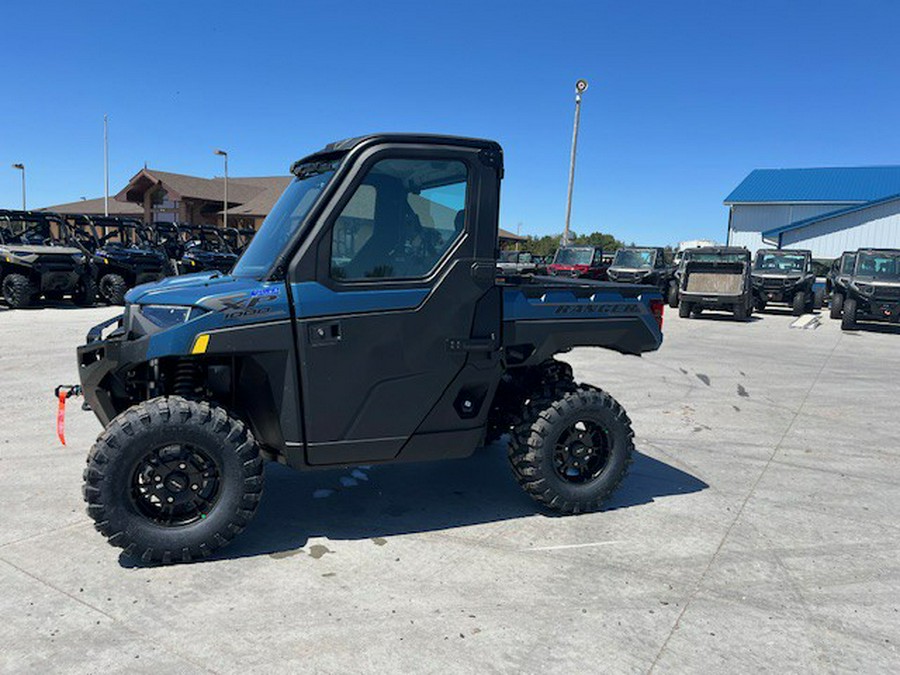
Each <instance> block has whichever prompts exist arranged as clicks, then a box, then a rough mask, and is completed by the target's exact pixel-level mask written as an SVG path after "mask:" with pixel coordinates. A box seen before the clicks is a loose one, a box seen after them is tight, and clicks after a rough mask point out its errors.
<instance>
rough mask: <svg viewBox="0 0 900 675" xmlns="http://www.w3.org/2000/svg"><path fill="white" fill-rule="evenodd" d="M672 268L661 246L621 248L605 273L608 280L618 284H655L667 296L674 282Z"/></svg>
mask: <svg viewBox="0 0 900 675" xmlns="http://www.w3.org/2000/svg"><path fill="white" fill-rule="evenodd" d="M673 272H674V269H673V268H672V267H671V266H669V265H667V264H666V252H665V250H664V249H663V248H661V247H657V248H633V247H629V248H622V249H619V250H618V251H616V255H615V257H614V258H613V259H612V264H611V265H610V267H609V269H608V270H607V272H606V274H607V276H608V277H609V280H610V281H617V282H618V283H620V284H644V285H647V286H656V287H657V288H658V289H659V291H660V292H661V293H662V294H663V295H664V296H665V297H667V298H668V297H669V295H670V292H671V289H670V285H672V284H674V275H673Z"/></svg>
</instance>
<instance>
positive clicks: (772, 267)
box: [753, 251, 806, 272]
mask: <svg viewBox="0 0 900 675" xmlns="http://www.w3.org/2000/svg"><path fill="white" fill-rule="evenodd" d="M805 264H806V256H805V255H803V254H802V253H782V252H777V251H765V252H763V251H760V252H759V253H757V254H756V264H755V265H754V266H753V269H755V270H758V271H760V272H802V271H803V269H804V267H805Z"/></svg>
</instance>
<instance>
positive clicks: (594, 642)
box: [0, 307, 900, 673]
mask: <svg viewBox="0 0 900 675" xmlns="http://www.w3.org/2000/svg"><path fill="white" fill-rule="evenodd" d="M114 313H115V310H111V309H109V308H98V309H91V310H76V309H62V308H55V309H42V310H30V311H21V310H20V311H9V310H5V309H4V308H2V307H0V588H2V589H3V593H2V594H0V616H2V621H0V671H2V672H16V673H19V672H35V673H46V672H53V671H56V672H75V673H93V672H118V671H124V670H129V671H131V672H143V671H147V672H150V671H152V672H156V673H159V672H222V673H229V672H264V671H269V672H272V671H299V670H301V669H302V670H304V671H313V672H347V671H370V672H404V671H413V672H434V673H448V672H451V673H452V672H460V673H463V672H472V671H476V670H477V671H485V670H487V671H491V672H569V673H570V672H615V673H618V672H623V673H630V672H637V673H644V672H650V671H654V672H673V671H676V672H696V671H701V670H702V671H706V672H736V671H737V672H746V671H751V670H752V671H759V670H772V671H779V672H784V671H787V672H809V671H828V672H846V671H862V672H887V671H891V670H895V669H896V664H897V663H898V653H897V645H898V641H900V556H898V552H900V525H898V522H897V514H898V510H897V504H898V501H900V466H898V459H900V440H898V435H897V430H898V420H897V414H898V404H897V401H898V399H900V380H898V378H897V373H898V372H900V334H896V332H891V331H882V330H875V331H859V332H857V333H842V332H841V331H840V329H839V326H838V325H837V322H834V321H830V320H829V319H828V318H827V317H823V318H822V322H821V324H822V325H821V326H820V327H819V328H817V329H809V330H796V329H790V328H789V326H790V324H791V322H792V321H793V317H790V316H788V315H787V313H784V312H778V311H777V310H776V311H773V313H770V314H765V315H763V316H762V318H757V319H756V320H754V321H752V322H749V323H746V324H738V323H734V322H732V321H729V320H724V317H723V318H721V319H720V318H717V317H714V316H713V315H710V316H706V315H704V316H703V317H701V318H698V319H690V320H685V319H679V318H677V317H676V316H674V312H671V311H668V312H667V315H666V342H665V344H664V346H663V348H662V350H661V351H660V352H658V353H656V354H651V355H648V356H645V357H642V358H636V357H625V356H619V355H616V354H611V353H606V352H602V351H598V350H587V349H582V350H576V351H574V352H573V353H571V354H569V355H568V356H567V359H568V360H569V361H570V362H571V363H572V365H573V366H574V368H575V374H576V377H577V378H578V379H580V380H583V381H586V382H591V383H593V384H596V385H599V386H602V387H604V388H606V389H608V390H609V391H610V392H611V393H612V394H613V395H614V396H616V397H617V398H618V399H619V400H620V401H621V402H622V403H623V405H624V406H625V407H626V409H627V410H628V413H629V415H630V416H631V418H632V421H633V423H634V428H635V431H636V434H637V437H636V444H637V448H638V450H639V453H640V454H639V455H638V457H637V458H636V461H635V463H634V465H633V469H632V472H631V474H630V475H629V477H628V478H627V479H626V481H625V482H624V484H623V486H622V488H621V489H620V491H619V492H618V493H617V494H616V495H615V497H614V499H613V500H612V502H611V504H610V506H609V508H608V509H607V510H606V511H604V512H602V513H596V514H589V515H584V516H579V517H570V518H558V517H550V516H547V515H544V514H541V513H540V512H538V510H537V509H536V508H535V506H534V505H533V504H532V502H531V501H530V500H529V498H528V497H527V496H525V495H524V494H523V493H522V492H521V491H520V490H519V488H518V486H517V485H516V483H515V481H514V480H513V478H512V476H511V474H510V472H509V470H508V467H507V466H506V460H505V456H504V451H503V448H502V447H501V446H500V445H496V446H493V447H491V448H487V449H485V450H482V451H479V452H478V453H476V455H474V456H473V457H472V458H470V459H466V460H459V461H452V462H444V463H436V464H425V465H403V466H393V467H390V466H385V467H371V468H362V469H358V470H356V471H355V472H354V471H350V470H345V471H327V472H316V473H307V474H299V473H295V472H292V471H290V470H287V469H285V468H284V467H281V466H272V465H270V466H268V467H267V483H266V491H265V496H264V498H263V503H262V505H261V507H260V510H259V512H258V514H257V517H256V519H255V520H254V522H253V523H252V524H251V526H250V527H249V528H248V529H247V531H246V532H244V534H243V535H241V536H240V537H239V538H238V539H237V540H235V542H234V543H233V544H232V545H231V546H230V547H228V548H227V549H225V551H223V552H222V554H221V556H219V557H217V558H215V559H213V560H209V561H205V562H201V563H196V564H190V565H174V566H169V567H149V568H148V567H142V566H138V565H135V563H134V561H132V560H129V559H126V558H122V557H120V556H119V551H118V549H114V548H112V547H110V546H108V545H107V544H106V543H105V541H104V540H103V539H102V538H101V537H100V535H99V534H97V533H96V532H95V531H94V530H93V527H92V526H91V524H90V521H89V519H88V517H87V516H86V514H85V512H84V503H83V502H82V500H81V494H80V489H81V471H82V469H83V466H84V457H85V454H86V452H87V450H88V448H89V447H90V445H91V443H92V441H93V439H94V437H95V436H96V434H97V433H98V432H99V431H100V428H99V425H98V423H97V422H96V420H95V419H94V417H93V416H92V415H91V414H90V413H83V412H81V411H80V410H79V409H78V406H77V405H70V409H69V415H68V433H67V435H68V440H69V445H68V447H66V448H63V447H61V446H60V444H59V443H58V441H57V440H56V438H55V430H54V413H55V402H54V400H53V398H52V396H51V391H52V388H53V387H54V386H55V385H56V384H59V383H61V382H66V383H68V382H74V381H76V372H75V362H74V348H75V346H76V345H77V344H79V343H80V342H81V341H82V339H83V336H84V334H85V332H86V331H87V329H88V328H89V327H90V326H91V325H93V324H95V323H98V322H99V321H101V320H103V319H105V318H107V317H109V316H111V315H113V314H114ZM759 316H760V315H757V317H759ZM891 664H893V665H891Z"/></svg>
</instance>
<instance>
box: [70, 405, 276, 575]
mask: <svg viewBox="0 0 900 675" xmlns="http://www.w3.org/2000/svg"><path fill="white" fill-rule="evenodd" d="M262 485H263V463H262V459H261V458H260V456H259V447H258V446H257V444H256V441H255V440H254V438H253V434H252V433H251V432H250V430H249V429H247V427H246V426H244V423H243V422H241V421H240V420H237V419H235V418H233V417H230V416H229V415H228V414H227V413H226V412H225V410H223V409H222V408H219V407H216V406H214V405H210V404H208V403H205V402H198V401H189V400H187V399H184V398H181V397H177V396H170V397H167V398H166V397H162V398H155V399H151V400H149V401H145V402H144V403H140V404H138V405H136V406H133V407H131V408H129V409H128V410H126V411H125V412H123V413H122V414H120V415H119V416H118V417H116V418H115V419H114V420H113V421H112V422H110V424H109V426H108V427H107V428H106V430H105V431H104V432H103V433H102V434H100V437H99V438H98V439H97V442H96V443H95V444H94V447H93V448H92V449H91V452H90V454H89V455H88V460H87V469H85V472H84V499H85V501H86V502H87V505H88V506H87V511H88V514H89V515H90V516H91V517H92V518H93V519H94V521H95V522H96V525H95V527H96V528H97V530H98V531H99V532H100V533H101V534H102V535H104V536H105V537H106V538H107V539H108V540H109V543H110V544H112V545H113V546H118V547H120V548H123V549H125V553H126V555H131V556H135V557H139V558H140V559H141V560H143V561H145V562H163V563H169V562H173V561H184V562H188V561H190V560H193V559H196V558H202V557H205V556H208V555H209V554H211V553H212V552H213V551H215V550H216V549H219V548H221V547H223V546H225V545H226V544H227V543H228V542H229V541H231V539H232V538H234V536H235V535H236V534H238V533H239V532H241V531H242V530H243V529H244V527H246V525H247V523H249V522H250V519H251V518H252V517H253V514H254V513H255V512H256V508H257V506H258V505H259V500H260V496H261V494H262Z"/></svg>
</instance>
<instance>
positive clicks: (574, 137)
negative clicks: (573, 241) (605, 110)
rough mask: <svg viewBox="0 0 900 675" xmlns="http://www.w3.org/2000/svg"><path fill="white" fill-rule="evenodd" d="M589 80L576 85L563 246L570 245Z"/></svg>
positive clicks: (579, 81) (580, 81)
mask: <svg viewBox="0 0 900 675" xmlns="http://www.w3.org/2000/svg"><path fill="white" fill-rule="evenodd" d="M587 88H588V83H587V80H578V82H576V83H575V128H574V129H573V130H572V156H571V157H570V159H569V196H568V198H567V199H566V231H565V232H564V233H563V245H565V246H567V245H568V244H569V220H570V219H571V217H572V188H573V187H574V186H575V149H576V148H577V147H578V123H579V121H580V120H581V95H582V94H583V93H584V92H586V91H587Z"/></svg>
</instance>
